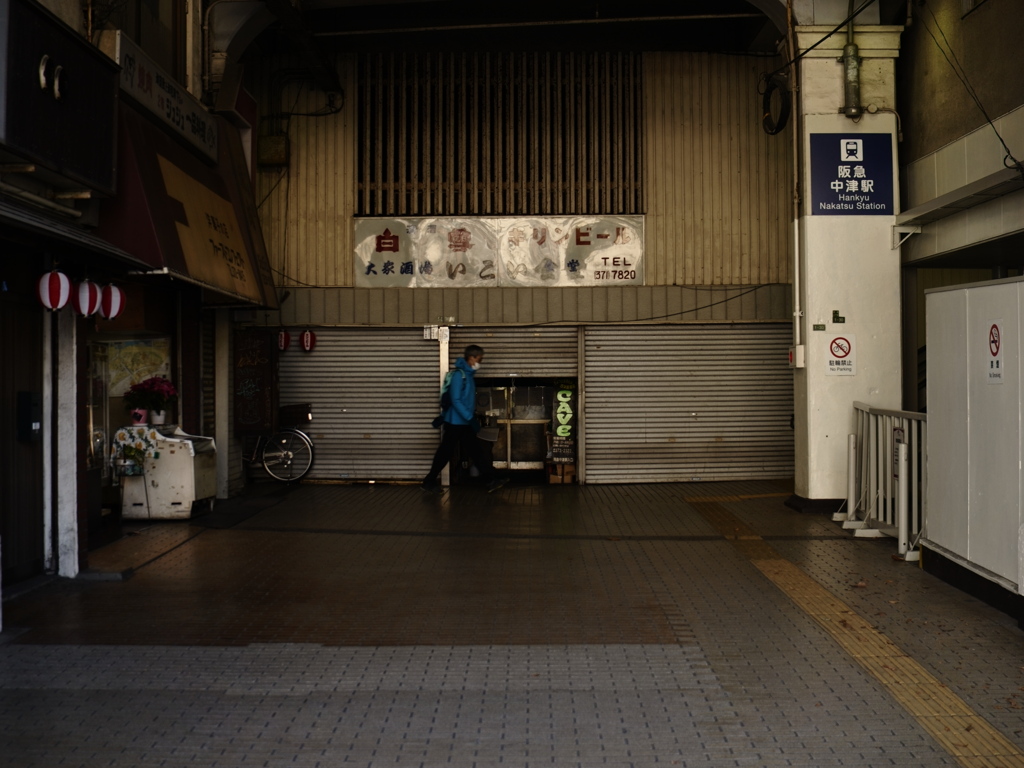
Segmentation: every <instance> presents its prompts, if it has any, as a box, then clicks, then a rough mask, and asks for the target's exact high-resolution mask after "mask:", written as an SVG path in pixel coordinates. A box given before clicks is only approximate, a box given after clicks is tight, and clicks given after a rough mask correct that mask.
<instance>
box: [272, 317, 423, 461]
mask: <svg viewBox="0 0 1024 768" xmlns="http://www.w3.org/2000/svg"><path fill="white" fill-rule="evenodd" d="M301 331H302V329H301V328H292V329H291V332H292V335H293V336H296V335H297V334H299V333H301ZM439 354H440V348H439V346H438V342H437V341H429V340H425V339H424V338H423V333H422V331H421V330H419V329H408V328H406V329H402V328H330V329H321V330H319V331H318V332H317V341H316V348H315V349H314V350H313V351H312V352H311V353H309V354H306V353H304V352H302V351H301V350H297V349H294V348H293V349H291V350H289V351H288V352H287V353H285V354H283V355H281V357H280V359H279V367H280V393H281V394H280V402H281V403H282V404H284V405H287V404H290V403H306V402H308V403H312V404H313V423H312V424H311V425H310V428H309V430H308V431H309V434H310V436H311V437H312V438H313V443H314V451H315V459H314V462H313V468H312V469H311V470H310V473H309V478H310V479H312V480H421V479H422V478H423V476H424V475H425V474H426V473H427V469H428V468H429V466H430V460H431V458H433V455H434V451H435V450H436V449H437V443H438V432H437V430H436V429H433V428H432V427H431V426H430V420H431V419H433V418H434V416H435V415H436V414H437V379H438V370H439V367H440V359H439Z"/></svg>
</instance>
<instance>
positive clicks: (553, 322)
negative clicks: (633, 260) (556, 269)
mask: <svg viewBox="0 0 1024 768" xmlns="http://www.w3.org/2000/svg"><path fill="white" fill-rule="evenodd" d="M767 287H768V286H767V285H755V286H754V287H753V288H748V289H747V290H745V291H743V292H742V293H738V294H736V295H735V296H728V297H726V298H724V299H722V300H721V301H713V302H711V303H710V304H705V305H704V306H701V307H693V308H691V309H684V310H681V311H679V312H670V313H669V314H667V315H653V316H651V317H638V318H636V319H634V320H630V321H629V322H634V323H635V322H640V323H646V322H650V321H652V320H666V319H668V318H670V317H680V316H682V315H688V314H690V313H691V312H700V311H701V310H704V309H711V308H712V307H717V306H718V305H720V304H725V303H727V302H730V301H735V300H736V299H741V298H743V297H744V296H749V295H750V294H751V293H753V292H754V291H759V290H761V289H762V288H767ZM695 290H712V291H714V290H717V289H715V288H704V289H701V288H697V289H695ZM725 290H729V289H728V288H726V289H725ZM567 322H572V321H567V320H550V321H548V322H544V323H526V324H524V325H520V326H517V327H519V328H536V327H538V326H542V325H561V324H565V323H567ZM621 322H622V321H621V320H588V321H587V325H610V324H616V325H618V324H620V323H621Z"/></svg>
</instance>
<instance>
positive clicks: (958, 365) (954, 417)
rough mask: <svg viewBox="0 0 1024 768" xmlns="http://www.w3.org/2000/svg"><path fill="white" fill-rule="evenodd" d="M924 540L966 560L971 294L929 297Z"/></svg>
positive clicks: (938, 293) (944, 293)
mask: <svg viewBox="0 0 1024 768" xmlns="http://www.w3.org/2000/svg"><path fill="white" fill-rule="evenodd" d="M925 303H926V318H927V328H928V338H927V344H928V411H929V412H928V444H927V447H926V450H927V458H928V496H927V499H926V503H927V509H928V519H927V526H926V530H925V535H926V536H927V538H928V540H929V541H933V542H934V543H936V544H938V545H939V546H941V547H943V548H945V549H948V550H950V551H951V552H955V553H958V554H961V555H963V556H964V557H966V556H967V448H968V443H967V364H966V360H967V324H966V322H965V318H966V316H967V294H966V293H965V292H964V291H942V290H939V291H935V292H930V293H929V294H928V296H927V299H926V301H925Z"/></svg>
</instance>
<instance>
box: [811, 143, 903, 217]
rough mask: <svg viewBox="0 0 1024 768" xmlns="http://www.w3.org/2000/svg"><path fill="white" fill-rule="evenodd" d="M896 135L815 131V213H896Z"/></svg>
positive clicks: (887, 214) (853, 214)
mask: <svg viewBox="0 0 1024 768" xmlns="http://www.w3.org/2000/svg"><path fill="white" fill-rule="evenodd" d="M892 169H893V165H892V134H888V133H855V134H849V133H812V134H811V214H812V215H815V216H892V215H893V214H894V213H895V212H896V211H895V208H894V206H893V189H892Z"/></svg>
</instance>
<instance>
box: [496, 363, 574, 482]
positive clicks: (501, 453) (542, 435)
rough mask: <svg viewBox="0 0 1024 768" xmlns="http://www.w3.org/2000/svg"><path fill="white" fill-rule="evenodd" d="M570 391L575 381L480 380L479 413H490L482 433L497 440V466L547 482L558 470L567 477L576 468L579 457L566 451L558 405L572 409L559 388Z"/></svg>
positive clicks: (525, 478)
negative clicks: (561, 398)
mask: <svg viewBox="0 0 1024 768" xmlns="http://www.w3.org/2000/svg"><path fill="white" fill-rule="evenodd" d="M566 391H575V381H554V380H551V379H543V378H519V377H514V378H512V377H510V378H500V377H491V378H487V377H480V378H479V379H478V380H477V413H481V414H484V417H483V421H482V422H481V423H482V429H481V431H480V437H481V438H483V439H484V440H486V441H489V442H491V443H492V445H493V447H492V451H491V457H492V459H493V462H494V467H495V469H497V470H499V471H505V472H511V473H514V475H513V477H516V478H521V479H523V480H524V481H529V480H535V481H537V482H547V479H546V478H547V477H550V476H552V475H554V476H556V477H559V478H561V477H564V476H565V469H564V468H565V466H566V465H568V464H572V465H573V467H575V457H574V456H570V455H567V454H566V451H565V445H566V441H565V440H564V439H563V436H559V434H558V425H559V422H558V415H557V412H558V409H559V407H560V405H561V407H562V410H566V409H567V406H566V405H564V404H562V403H560V401H559V399H558V393H559V392H566ZM568 410H569V413H571V407H570V408H569V409H568ZM563 418H564V417H563ZM563 431H564V430H563ZM571 474H574V472H573V473H571ZM558 482H561V481H560V480H559V481H558Z"/></svg>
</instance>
